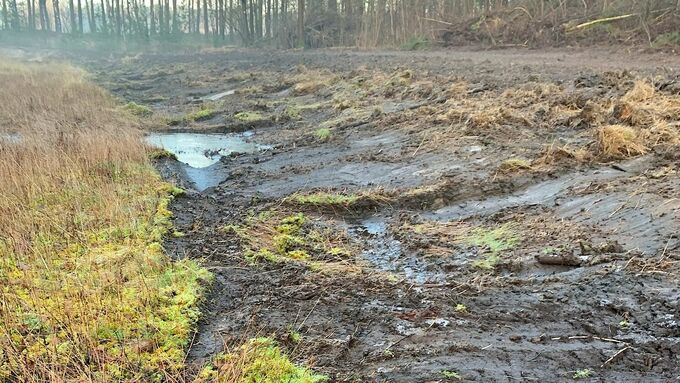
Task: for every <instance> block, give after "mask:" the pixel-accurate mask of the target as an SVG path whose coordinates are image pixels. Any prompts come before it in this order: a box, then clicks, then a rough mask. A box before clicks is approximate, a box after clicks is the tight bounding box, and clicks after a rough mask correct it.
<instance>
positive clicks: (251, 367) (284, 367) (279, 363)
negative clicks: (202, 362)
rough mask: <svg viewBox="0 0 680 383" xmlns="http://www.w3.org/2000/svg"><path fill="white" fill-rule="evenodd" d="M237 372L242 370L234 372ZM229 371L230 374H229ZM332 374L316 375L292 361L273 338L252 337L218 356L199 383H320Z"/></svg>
mask: <svg viewBox="0 0 680 383" xmlns="http://www.w3.org/2000/svg"><path fill="white" fill-rule="evenodd" d="M234 371H239V372H237V373H234ZM227 374H228V375H227ZM325 381H328V377H326V376H323V375H318V374H314V373H313V372H312V371H310V370H309V369H307V368H305V367H300V366H296V365H295V364H294V363H293V362H291V361H290V359H289V358H288V356H286V354H284V353H283V352H282V351H281V349H280V348H279V347H278V345H277V344H276V342H275V341H274V340H272V339H271V338H256V339H251V340H249V341H248V342H246V343H245V344H244V345H243V346H241V347H240V348H239V349H238V350H235V351H234V352H232V353H229V354H221V355H218V356H217V357H216V358H215V360H214V361H213V364H212V365H210V366H206V367H205V368H204V369H203V371H202V372H201V373H200V375H199V379H198V383H222V382H224V383H226V382H229V383H320V382H325Z"/></svg>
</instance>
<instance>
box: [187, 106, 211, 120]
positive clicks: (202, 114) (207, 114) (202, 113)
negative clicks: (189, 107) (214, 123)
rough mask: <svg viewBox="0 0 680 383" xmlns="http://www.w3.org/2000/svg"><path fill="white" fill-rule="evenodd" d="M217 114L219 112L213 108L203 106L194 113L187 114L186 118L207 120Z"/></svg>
mask: <svg viewBox="0 0 680 383" xmlns="http://www.w3.org/2000/svg"><path fill="white" fill-rule="evenodd" d="M216 115H217V112H216V111H215V110H214V109H212V108H203V109H200V110H197V111H195V112H193V113H190V114H187V115H186V117H185V119H186V120H187V121H195V122H199V121H206V120H210V119H211V118H213V117H215V116H216Z"/></svg>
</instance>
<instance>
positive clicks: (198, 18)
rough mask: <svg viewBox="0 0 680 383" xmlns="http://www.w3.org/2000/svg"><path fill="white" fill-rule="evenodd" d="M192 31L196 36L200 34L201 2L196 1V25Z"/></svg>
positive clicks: (199, 0)
mask: <svg viewBox="0 0 680 383" xmlns="http://www.w3.org/2000/svg"><path fill="white" fill-rule="evenodd" d="M194 29H195V31H196V34H197V35H200V34H201V0H196V25H195V28H194Z"/></svg>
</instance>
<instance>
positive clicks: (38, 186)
mask: <svg viewBox="0 0 680 383" xmlns="http://www.w3.org/2000/svg"><path fill="white" fill-rule="evenodd" d="M0 83H1V84H3V91H2V92H0V381H5V380H8V381H17V382H45V381H50V382H100V381H101V382H105V381H157V380H161V379H163V378H164V376H169V375H172V374H173V373H174V371H177V370H179V369H180V368H181V364H182V361H183V355H184V351H183V350H184V347H185V346H186V344H187V342H188V341H189V337H190V332H191V328H192V325H193V324H194V322H195V320H196V318H197V316H198V311H197V309H196V303H197V300H198V299H199V298H200V295H201V292H202V289H203V287H202V281H204V280H206V279H207V278H208V277H209V276H208V274H207V273H206V272H205V271H203V270H202V269H200V268H199V267H198V266H197V265H196V264H195V263H193V262H190V261H183V262H171V261H170V260H169V259H168V258H167V257H166V255H165V254H164V252H163V250H162V247H161V245H160V241H161V239H162V236H163V234H164V233H165V232H166V231H167V230H168V229H169V227H170V225H171V224H170V216H171V213H170V212H169V210H168V204H169V201H170V198H172V197H171V193H172V192H173V191H174V192H176V190H175V189H173V188H172V187H170V186H169V185H167V184H165V183H164V182H163V181H162V180H161V179H160V178H159V176H158V175H157V174H156V173H155V172H154V170H153V168H152V167H151V166H150V164H149V162H148V160H147V154H146V149H145V146H144V145H143V143H142V140H141V133H140V130H139V129H138V127H139V126H138V125H139V124H138V121H135V120H133V119H132V117H131V116H127V115H125V114H124V113H123V112H121V111H120V109H119V108H117V106H116V103H115V101H114V100H113V99H112V98H111V97H110V96H109V95H108V94H107V93H106V92H105V91H103V90H102V89H100V88H98V87H97V86H96V85H94V84H92V83H91V82H89V81H87V80H86V78H85V75H84V73H83V72H81V71H79V70H76V69H74V68H72V67H69V66H66V65H60V64H25V63H17V62H5V61H0Z"/></svg>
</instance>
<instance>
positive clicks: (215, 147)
mask: <svg viewBox="0 0 680 383" xmlns="http://www.w3.org/2000/svg"><path fill="white" fill-rule="evenodd" d="M251 135H252V133H247V132H246V133H243V134H203V133H151V134H149V135H148V136H146V142H147V143H148V144H150V145H152V146H155V147H158V148H161V149H165V150H167V151H169V152H170V153H172V154H174V155H175V156H176V157H177V160H178V161H179V162H181V163H182V165H183V166H182V171H183V172H184V173H185V175H186V177H187V179H188V180H189V181H191V182H192V183H193V184H194V185H195V187H196V189H197V190H198V191H203V190H205V189H207V188H210V187H214V186H217V185H219V183H220V182H222V181H224V180H225V179H226V178H227V174H226V172H225V170H224V169H223V167H221V166H219V165H218V163H219V162H220V159H221V158H222V157H225V156H229V155H232V154H234V153H255V152H258V151H260V150H266V149H269V148H270V146H266V145H259V144H256V143H253V142H249V141H247V138H248V137H250V136H251Z"/></svg>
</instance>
